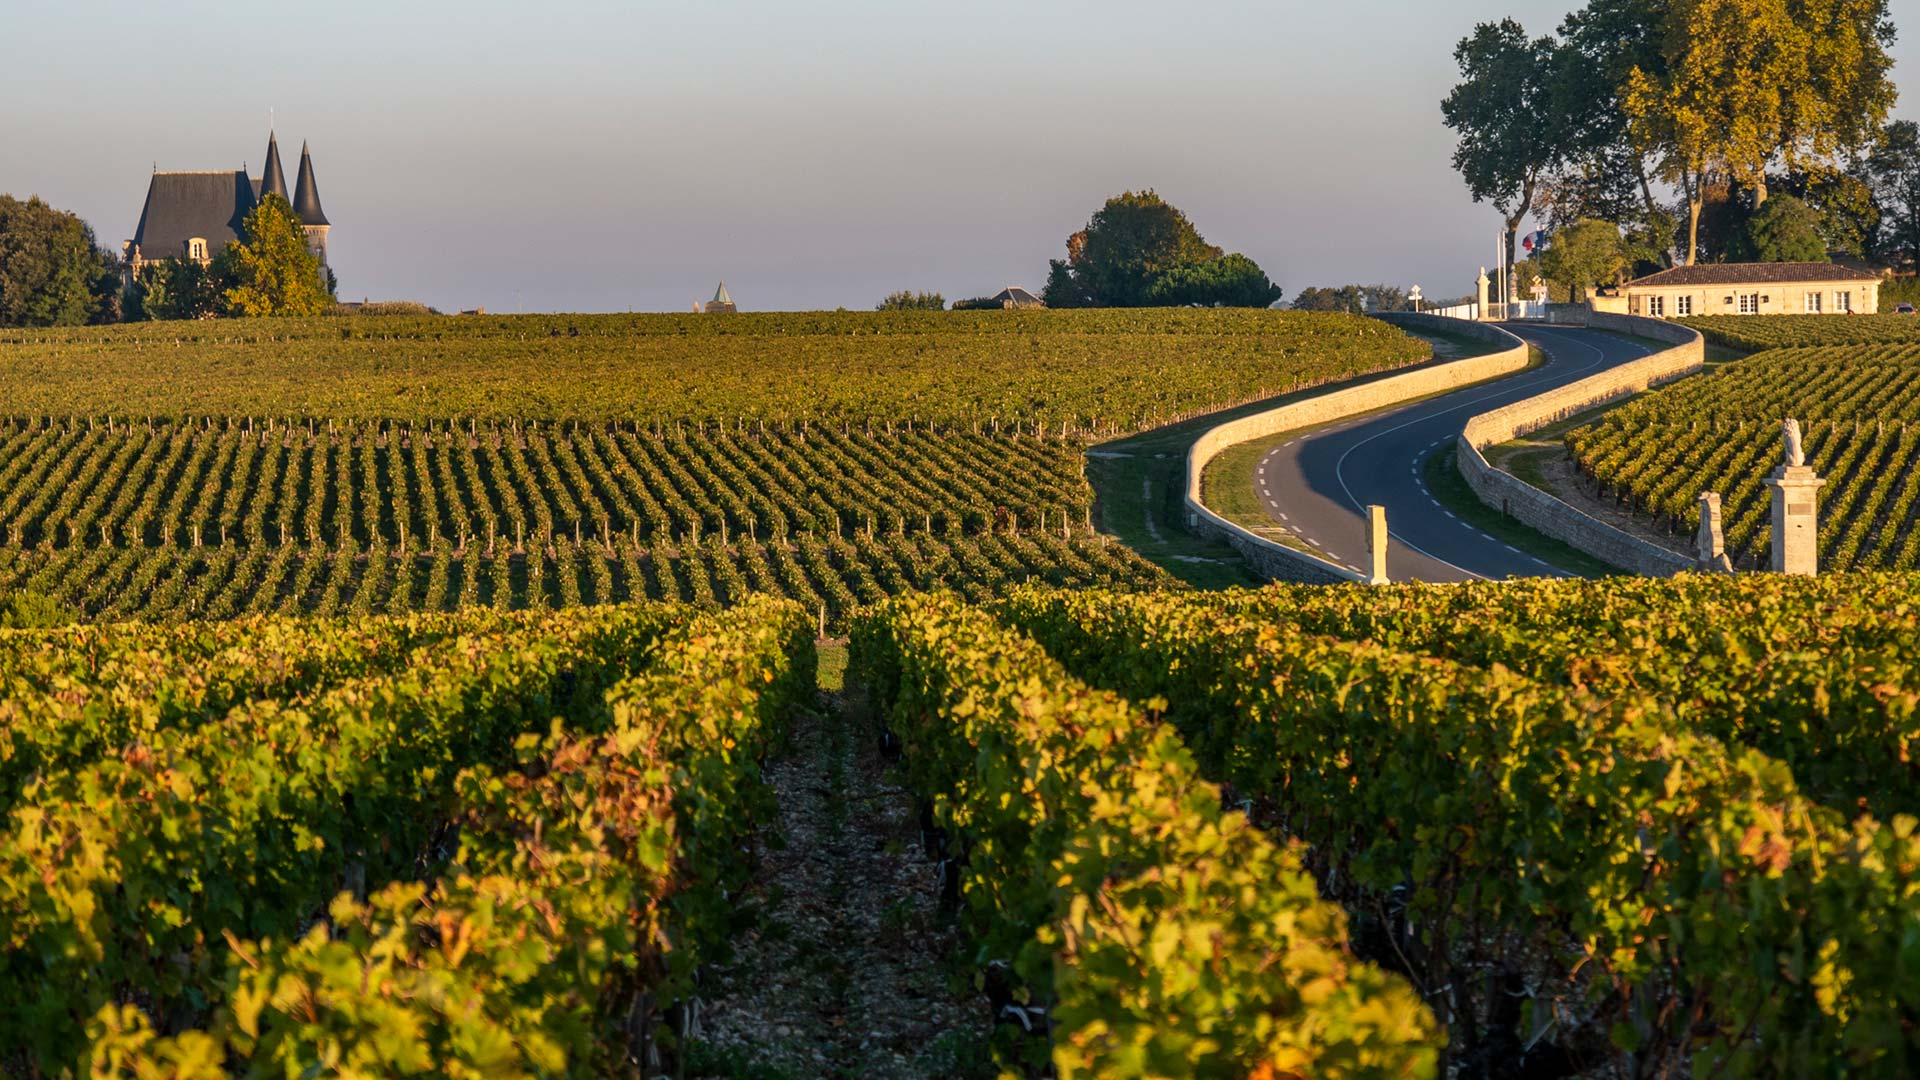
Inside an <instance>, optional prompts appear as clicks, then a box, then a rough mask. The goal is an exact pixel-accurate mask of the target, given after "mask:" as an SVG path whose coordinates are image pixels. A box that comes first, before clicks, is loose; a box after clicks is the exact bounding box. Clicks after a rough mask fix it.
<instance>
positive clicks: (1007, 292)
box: [993, 285, 1040, 305]
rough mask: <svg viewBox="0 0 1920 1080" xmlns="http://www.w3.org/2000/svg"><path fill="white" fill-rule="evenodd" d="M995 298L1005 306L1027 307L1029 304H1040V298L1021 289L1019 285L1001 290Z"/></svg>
mask: <svg viewBox="0 0 1920 1080" xmlns="http://www.w3.org/2000/svg"><path fill="white" fill-rule="evenodd" d="M993 298H994V299H995V300H998V301H1000V302H1001V303H1003V304H1019V305H1027V304H1038V303H1039V302H1040V298H1039V297H1037V296H1035V295H1033V294H1032V293H1030V292H1028V291H1027V290H1025V289H1023V288H1021V287H1020V286H1018V285H1009V286H1007V287H1006V288H1004V289H1001V290H1000V291H999V292H998V293H996V294H994V297H993Z"/></svg>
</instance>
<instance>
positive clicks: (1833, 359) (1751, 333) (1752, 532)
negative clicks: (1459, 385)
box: [1566, 315, 1920, 570]
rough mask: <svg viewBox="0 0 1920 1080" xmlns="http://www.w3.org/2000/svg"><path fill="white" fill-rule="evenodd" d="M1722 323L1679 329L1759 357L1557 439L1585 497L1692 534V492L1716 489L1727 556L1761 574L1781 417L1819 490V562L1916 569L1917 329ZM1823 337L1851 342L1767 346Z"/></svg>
mask: <svg viewBox="0 0 1920 1080" xmlns="http://www.w3.org/2000/svg"><path fill="white" fill-rule="evenodd" d="M1733 322H1734V320H1731V319H1719V320H1694V322H1693V323H1690V324H1689V325H1696V324H1706V325H1702V326H1701V328H1702V330H1703V332H1706V333H1708V334H1709V335H1710V336H1712V337H1716V338H1720V339H1722V340H1726V341H1736V342H1740V343H1742V344H1743V345H1745V346H1747V347H1760V348H1763V349H1764V351H1761V352H1757V353H1755V354H1753V355H1751V356H1748V357H1745V358H1743V359H1739V360H1735V361H1731V362H1729V363H1727V364H1724V365H1722V366H1721V367H1720V368H1718V369H1717V370H1714V371H1711V372H1709V373H1708V374H1705V375H1701V376H1696V377H1694V378H1691V379H1685V380H1682V381H1680V382H1678V383H1675V384H1673V385H1671V386H1667V387H1664V388H1662V389H1659V390H1655V391H1652V392H1650V393H1648V394H1645V395H1643V396H1641V397H1639V398H1636V399H1634V400H1633V401H1631V402H1628V403H1627V404H1626V405H1623V406H1621V407H1620V408H1617V409H1614V410H1612V411H1610V412H1608V413H1607V414H1605V415H1604V416H1602V417H1601V418H1600V419H1599V420H1598V421H1596V422H1594V423H1592V424H1589V425H1587V426H1585V427H1582V428H1579V429H1577V430H1574V431H1572V432H1570V433H1568V435H1567V437H1566V443H1567V448H1568V450H1569V452H1570V453H1571V454H1572V457H1573V460H1574V462H1575V464H1576V465H1577V467H1578V468H1579V470H1580V472H1581V473H1582V474H1583V475H1584V476H1585V477H1587V478H1588V479H1589V480H1590V481H1591V482H1592V484H1593V486H1594V491H1595V493H1596V494H1599V495H1601V496H1602V497H1611V498H1613V499H1616V500H1618V501H1620V502H1621V503H1623V504H1625V505H1626V506H1628V507H1629V508H1631V509H1632V510H1633V511H1634V512H1636V513H1640V514H1644V515H1647V516H1648V517H1650V518H1652V519H1654V520H1656V521H1660V522H1665V523H1666V524H1667V526H1668V527H1669V528H1671V529H1672V530H1673V531H1674V532H1675V533H1676V534H1687V533H1690V532H1691V531H1692V530H1693V529H1695V528H1697V527H1698V525H1699V512H1698V509H1697V506H1696V503H1697V500H1698V496H1699V493H1700V492H1702V491H1717V492H1719V494H1720V497H1721V500H1722V508H1723V510H1722V512H1723V520H1724V525H1725V534H1726V541H1727V551H1728V553H1729V555H1731V556H1733V558H1734V559H1735V563H1736V565H1738V566H1742V567H1746V568H1761V567H1764V566H1766V565H1767V561H1768V555H1769V549H1770V546H1771V542H1772V537H1771V535H1770V531H1769V525H1768V516H1767V515H1768V491H1767V489H1766V487H1765V486H1764V484H1763V481H1764V479H1765V477H1766V476H1767V475H1768V474H1769V473H1771V472H1772V470H1773V469H1774V467H1775V466H1777V465H1778V464H1779V463H1780V452H1781V451H1780V446H1781V444H1780V422H1781V420H1782V418H1784V417H1789V416H1791V417H1794V418H1796V419H1798V420H1799V421H1800V422H1801V426H1802V428H1803V430H1804V433H1805V441H1806V452H1807V463H1808V464H1809V465H1811V466H1813V468H1814V470H1815V471H1816V472H1818V473H1819V475H1820V476H1822V477H1823V478H1825V480H1826V481H1827V483H1826V486H1825V487H1824V488H1822V489H1821V492H1820V538H1819V542H1820V560H1821V565H1822V567H1831V568H1833V569H1835V570H1868V569H1897V570H1908V569H1913V568H1914V567H1915V566H1916V565H1920V563H1917V562H1916V560H1920V527H1917V526H1920V506H1916V499H1920V394H1917V393H1916V391H1920V325H1916V320H1914V319H1913V317H1911V316H1893V315H1889V316H1884V317H1874V318H1867V317H1858V318H1846V317H1824V316H1782V317H1778V318H1748V319H1741V320H1738V322H1737V325H1729V324H1731V323H1733ZM1862 324H1864V325H1862ZM1903 332H1904V335H1905V336H1904V337H1901V336H1899V335H1901V334H1902V333H1903ZM1828 339H1835V340H1838V341H1841V342H1852V343H1846V344H1793V345H1791V346H1786V347H1772V345H1771V343H1789V342H1794V343H1799V342H1820V341H1824V340H1828ZM1876 341H1878V342H1880V343H1873V342H1876ZM1899 341H1905V342H1906V344H1899V343H1897V342H1899Z"/></svg>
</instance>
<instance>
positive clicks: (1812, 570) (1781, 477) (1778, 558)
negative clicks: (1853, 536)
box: [1766, 420, 1826, 577]
mask: <svg viewBox="0 0 1920 1080" xmlns="http://www.w3.org/2000/svg"><path fill="white" fill-rule="evenodd" d="M1780 434H1781V437H1782V439H1783V440H1784V442H1785V443H1786V453H1785V461H1784V462H1783V463H1782V464H1781V466H1780V467H1779V468H1778V469H1775V470H1774V471H1773V475H1772V476H1770V477H1768V478H1767V481H1766V483H1767V487H1768V488H1770V489H1772V493H1773V571H1774V573H1776V574H1797V575H1800V576H1803V577H1812V576H1813V575H1815V574H1817V573H1819V572H1820V547H1819V541H1820V515H1819V505H1818V499H1817V496H1818V494H1819V491H1820V488H1821V487H1822V486H1823V485H1824V484H1826V481H1825V480H1822V479H1820V477H1818V476H1816V475H1814V472H1813V469H1812V468H1811V467H1810V466H1808V465H1807V460H1806V454H1805V452H1804V451H1803V450H1802V449H1801V445H1800V422H1799V421H1798V420H1788V421H1786V422H1785V423H1783V424H1781V425H1780Z"/></svg>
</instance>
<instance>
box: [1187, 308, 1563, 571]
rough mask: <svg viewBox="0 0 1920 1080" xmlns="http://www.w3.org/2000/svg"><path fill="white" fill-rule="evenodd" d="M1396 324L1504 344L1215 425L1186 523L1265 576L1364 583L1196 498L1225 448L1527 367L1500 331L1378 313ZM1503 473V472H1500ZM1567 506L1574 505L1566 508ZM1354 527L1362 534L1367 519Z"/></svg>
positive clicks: (1199, 453)
mask: <svg viewBox="0 0 1920 1080" xmlns="http://www.w3.org/2000/svg"><path fill="white" fill-rule="evenodd" d="M1380 318H1382V319H1383V320H1384V321H1386V322H1390V323H1392V324H1394V325H1396V326H1400V327H1405V328H1408V329H1416V330H1435V331H1443V332H1445V333H1449V334H1456V335H1464V336H1467V337H1472V338H1477V339H1479V340H1481V341H1486V342H1490V343H1492V344H1496V345H1499V346H1502V348H1501V349H1500V351H1498V352H1493V353H1489V354H1487V355H1485V356H1475V357H1471V358H1469V359H1466V360H1455V361H1453V362H1451V363H1446V364H1432V365H1428V366H1426V367H1422V368H1418V369H1416V370H1413V371H1405V372H1401V373H1400V374H1398V375H1388V376H1386V377H1384V378H1380V379H1375V380H1373V381H1371V382H1367V383H1362V384H1360V385H1358V386H1349V387H1347V388H1345V389H1343V390H1335V391H1333V392H1331V393H1327V394H1320V395H1316V396H1314V397H1310V398H1305V399H1302V400H1300V401H1294V402H1289V403H1287V404H1285V405H1280V406H1277V407H1275V408H1272V409H1268V410H1267V411H1266V412H1262V413H1255V414H1254V415H1252V416H1243V417H1241V418H1240V419H1238V420H1229V421H1227V422H1226V423H1224V424H1221V425H1219V426H1218V427H1215V428H1213V429H1211V430H1209V431H1208V432H1207V433H1206V434H1204V435H1202V436H1200V438H1199V439H1198V440H1197V441H1195V442H1194V444H1193V446H1192V447H1191V448H1190V449H1189V450H1188V451H1187V525H1188V527H1189V528H1190V529H1192V530H1193V531H1194V532H1195V533H1197V534H1199V535H1201V536H1205V537H1217V538H1219V539H1222V540H1225V541H1226V542H1227V543H1229V544H1231V545H1233V547H1234V548H1235V550H1237V551H1239V552H1240V554H1241V556H1242V557H1243V558H1245V559H1246V560H1247V563H1248V564H1249V565H1251V566H1252V567H1253V568H1254V571H1255V572H1256V573H1258V574H1260V575H1261V576H1262V577H1266V578H1270V579H1276V580H1282V581H1305V582H1309V583H1314V584H1340V583H1343V582H1361V581H1365V580H1366V577H1365V575H1363V574H1359V573H1356V572H1354V571H1352V570H1349V569H1347V568H1346V567H1344V566H1338V565H1336V564H1334V563H1331V562H1328V561H1327V560H1325V559H1322V558H1319V557H1317V556H1314V555H1310V554H1308V553H1307V552H1304V551H1298V550H1295V549H1294V548H1290V547H1287V546H1286V545H1284V544H1276V543H1274V542H1273V541H1271V540H1268V539H1265V538H1264V537H1260V536H1256V535H1254V534H1253V533H1251V532H1249V531H1247V530H1246V529H1244V528H1242V527H1240V526H1239V525H1235V524H1234V523H1233V522H1231V521H1228V520H1227V519H1226V518H1223V517H1221V516H1220V515H1219V514H1216V513H1214V512H1213V511H1212V510H1209V509H1207V507H1206V504H1204V503H1203V502H1201V501H1200V494H1201V492H1200V486H1201V479H1202V476H1203V475H1204V474H1205V472H1206V470H1207V463H1208V462H1210V461H1212V460H1213V459H1214V458H1216V457H1218V456H1219V455H1220V453H1221V451H1223V450H1226V449H1227V448H1228V447H1230V446H1236V445H1238V444H1240V443H1244V442H1252V441H1253V440H1255V439H1261V438H1265V437H1267V436H1269V435H1277V434H1279V433H1281V432H1284V431H1297V430H1299V429H1301V428H1309V427H1316V426H1318V425H1320V424H1326V423H1331V422H1332V421H1335V420H1344V419H1346V418H1348V417H1351V416H1359V415H1360V414H1362V413H1369V412H1372V411H1374V410H1375V409H1381V408H1385V407H1387V406H1390V405H1398V404H1400V403H1402V402H1405V401H1411V400H1413V399H1415V398H1423V397H1426V396H1428V395H1429V394H1437V393H1441V392H1443V391H1447V390H1454V389H1458V388H1459V387H1462V386H1466V385H1468V384H1470V383H1477V382H1480V381H1482V380H1484V379H1491V378H1496V377H1498V376H1501V375H1509V374H1512V373H1513V372H1516V371H1520V370H1522V369H1523V368H1525V367H1526V366H1527V359H1528V352H1527V345H1526V343H1525V342H1523V341H1521V340H1520V339H1519V338H1517V337H1515V336H1513V335H1512V334H1509V333H1507V332H1506V331H1505V330H1502V329H1500V328H1499V327H1497V326H1489V325H1486V324H1484V323H1473V322H1464V321H1462V320H1459V319H1445V318H1440V317H1437V316H1432V315H1414V314H1410V313H1402V314H1395V315H1383V316H1380ZM1502 475H1504V474H1502ZM1569 509H1571V508H1569ZM1356 527H1358V528H1360V529H1361V530H1362V531H1363V533H1364V529H1365V523H1364V522H1357V523H1356Z"/></svg>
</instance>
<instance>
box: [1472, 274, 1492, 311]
mask: <svg viewBox="0 0 1920 1080" xmlns="http://www.w3.org/2000/svg"><path fill="white" fill-rule="evenodd" d="M1492 285H1493V282H1492V281H1490V280H1489V279H1488V278H1487V268H1486V267H1484V266H1483V267H1481V268H1480V280H1478V281H1476V282H1474V287H1475V288H1476V289H1478V290H1479V293H1478V295H1479V297H1480V306H1479V307H1477V308H1475V309H1474V313H1475V314H1476V315H1477V316H1478V317H1479V318H1481V319H1483V320H1484V319H1491V318H1493V310H1492V309H1491V308H1489V307H1488V306H1487V292H1488V290H1489V289H1490V288H1491V287H1492Z"/></svg>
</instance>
